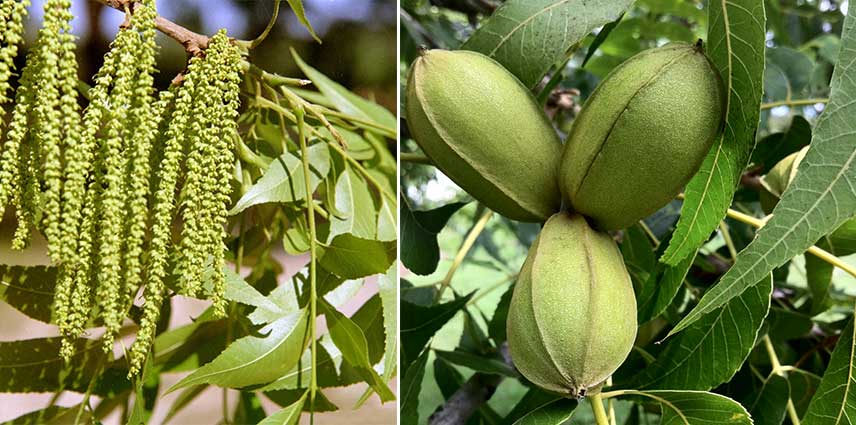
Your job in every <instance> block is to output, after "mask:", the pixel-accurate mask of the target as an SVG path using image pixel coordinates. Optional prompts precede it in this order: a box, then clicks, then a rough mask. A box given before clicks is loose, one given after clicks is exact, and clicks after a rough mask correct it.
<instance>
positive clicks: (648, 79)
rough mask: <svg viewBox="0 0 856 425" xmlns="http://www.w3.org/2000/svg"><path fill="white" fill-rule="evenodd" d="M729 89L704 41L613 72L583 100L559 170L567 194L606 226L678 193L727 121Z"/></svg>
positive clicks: (657, 52)
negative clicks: (726, 90)
mask: <svg viewBox="0 0 856 425" xmlns="http://www.w3.org/2000/svg"><path fill="white" fill-rule="evenodd" d="M724 105H725V101H724V90H723V87H722V81H721V79H720V77H719V73H718V72H717V70H716V68H715V67H714V66H713V64H712V63H711V62H710V60H709V59H708V58H707V56H705V54H704V51H703V50H702V48H701V46H700V45H698V44H697V45H692V44H686V43H672V44H667V45H665V46H663V47H658V48H655V49H650V50H646V51H644V52H641V53H639V54H637V55H636V56H633V57H632V58H630V59H628V60H627V61H625V62H624V63H622V64H621V65H620V66H618V67H617V68H616V69H615V70H613V71H612V72H611V73H610V74H609V75H608V76H607V77H606V78H605V79H604V80H603V82H602V83H600V85H599V86H598V87H597V89H595V91H594V93H592V95H591V96H590V97H589V99H588V100H587V101H586V103H585V104H584V105H583V108H582V110H581V111H580V114H579V115H578V116H577V118H576V120H575V121H574V124H573V127H572V129H571V132H570V134H569V135H568V140H567V143H566V144H565V151H564V155H563V158H562V163H561V166H560V170H559V176H560V177H559V178H560V181H559V185H560V187H561V190H562V194H563V195H564V197H565V200H566V201H567V202H569V204H570V205H571V207H572V208H573V209H574V210H575V211H578V212H580V213H581V214H583V215H586V216H588V217H591V218H593V219H594V221H595V223H596V225H597V226H598V227H599V228H600V229H603V230H615V229H621V228H625V227H627V226H630V225H632V224H633V223H635V222H636V221H638V220H640V219H642V218H644V217H646V216H648V215H650V214H651V213H653V212H655V211H656V210H658V209H659V208H662V207H663V206H664V205H666V204H667V203H668V202H669V201H671V200H672V199H674V197H675V195H677V194H678V192H680V190H681V188H682V187H683V186H684V185H685V184H686V183H687V182H688V181H689V180H690V178H692V176H693V175H694V174H695V173H696V172H697V171H698V168H699V166H700V165H701V163H702V161H703V160H704V157H705V155H706V154H707V152H708V151H709V150H710V146H711V144H712V142H713V140H714V139H715V137H716V136H717V135H718V134H719V132H720V131H721V127H722V121H723V110H724Z"/></svg>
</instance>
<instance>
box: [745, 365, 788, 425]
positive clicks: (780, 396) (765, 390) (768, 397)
mask: <svg viewBox="0 0 856 425" xmlns="http://www.w3.org/2000/svg"><path fill="white" fill-rule="evenodd" d="M790 396H791V389H790V385H788V380H787V379H785V378H783V377H781V376H779V375H772V376H770V377H769V378H767V379H766V380H765V381H764V385H762V386H761V388H760V389H758V391H756V392H754V393H752V395H751V397H749V398H748V399H747V400H746V401H744V403H743V405H744V406H746V409H747V410H749V413H750V414H751V415H752V420H753V421H754V422H755V425H780V424H781V423H782V422H784V420H785V414H786V413H787V407H788V400H789V398H790Z"/></svg>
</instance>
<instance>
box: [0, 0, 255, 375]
mask: <svg viewBox="0 0 856 425" xmlns="http://www.w3.org/2000/svg"><path fill="white" fill-rule="evenodd" d="M0 1H2V3H0V13H2V14H3V16H2V18H3V22H2V24H0V25H2V27H0V35H2V37H3V39H2V46H0V61H2V64H0V102H6V101H7V99H6V93H7V92H9V91H10V87H9V83H8V80H9V77H10V75H11V74H12V72H13V69H14V62H13V61H14V58H15V54H16V53H17V48H18V45H19V44H20V43H21V34H22V32H23V28H22V25H21V22H22V19H23V16H24V13H26V7H27V6H28V4H27V0H24V1H18V0H0ZM69 8H70V0H47V1H46V2H45V9H44V10H45V14H44V16H45V18H44V25H43V28H42V29H41V30H40V31H39V34H38V38H37V40H36V43H35V45H34V46H33V48H32V49H31V50H30V52H29V54H28V57H27V61H26V65H25V66H24V69H23V70H22V72H21V77H20V84H19V87H18V89H17V91H16V93H15V98H14V108H13V110H12V117H11V120H10V126H9V129H8V131H7V132H6V134H5V137H4V139H3V142H2V144H0V219H2V216H3V211H4V209H5V207H6V206H11V207H13V208H14V209H15V214H16V217H17V221H18V228H17V230H16V232H15V236H14V240H13V248H16V249H22V248H24V247H25V246H26V245H27V243H28V240H29V237H30V233H31V229H33V228H36V229H38V230H40V231H41V233H42V234H43V235H44V236H45V238H46V240H47V243H48V252H49V255H50V258H51V260H52V262H53V263H54V264H56V266H57V268H58V274H57V284H56V292H55V298H54V314H53V316H54V321H55V322H56V323H57V325H58V326H59V329H60V333H61V335H62V337H63V341H64V342H63V347H62V349H61V355H62V356H63V357H65V358H67V359H68V358H71V357H72V356H73V355H74V354H75V353H74V346H75V345H74V340H75V339H77V338H79V337H80V336H81V335H83V334H84V332H85V330H86V329H87V328H88V327H91V326H92V325H97V324H103V326H104V327H105V333H104V336H103V346H104V349H105V351H111V350H112V349H113V345H114V340H115V338H116V336H117V335H118V334H119V331H120V329H121V327H122V324H123V321H124V318H125V316H126V315H127V312H128V310H129V309H130V307H131V305H132V303H133V302H134V300H135V298H136V295H137V293H138V292H139V290H140V288H144V290H143V299H144V303H143V315H142V319H141V320H140V324H139V325H140V328H139V331H138V333H137V338H136V341H135V342H134V344H133V346H132V347H131V349H130V352H129V354H128V359H129V362H130V364H131V374H132V375H133V374H136V373H137V372H139V369H140V367H141V365H142V364H143V363H144V361H145V358H146V356H147V355H148V352H149V350H150V347H151V345H152V342H153V339H154V334H155V330H156V327H157V322H158V318H159V315H160V310H161V307H162V303H163V300H164V298H165V295H166V285H165V280H166V278H167V276H168V275H171V274H173V272H174V271H173V269H172V268H171V266H172V265H176V263H175V261H173V253H174V252H177V253H178V256H177V267H176V268H175V271H176V274H177V278H178V279H177V281H178V284H177V288H176V289H177V291H178V292H179V293H181V294H185V295H189V296H197V295H199V294H200V293H201V292H202V290H203V288H207V289H208V290H209V291H210V293H211V294H212V295H211V298H212V300H213V301H214V308H215V312H216V313H219V314H221V315H222V314H225V301H224V298H223V292H224V287H225V277H224V275H223V270H222V269H223V265H224V264H223V263H224V254H225V253H224V250H225V245H224V242H223V239H224V237H225V236H226V235H225V230H224V224H225V222H226V218H227V217H226V211H227V205H228V203H229V201H230V192H231V184H230V181H231V177H232V173H233V168H234V159H233V156H232V141H233V140H234V138H235V137H236V132H237V124H236V119H237V114H238V107H239V106H240V99H239V84H240V80H241V75H240V62H241V56H240V53H239V51H238V49H237V48H236V47H235V46H233V45H232V43H231V42H230V40H229V38H228V37H227V36H226V33H225V31H223V30H221V31H220V32H218V33H217V34H216V35H215V36H214V37H212V38H211V39H210V42H209V46H208V48H207V49H206V50H205V51H204V52H202V53H201V54H200V55H199V56H198V57H194V58H192V59H191V61H190V64H189V66H188V68H187V71H186V72H185V75H184V78H183V79H182V81H181V82H180V83H177V84H174V85H173V86H172V87H170V89H169V90H166V91H162V92H160V93H159V94H158V93H157V90H156V89H155V88H154V74H155V73H156V72H157V71H156V54H157V45H156V43H155V20H156V17H157V11H156V7H155V1H154V0H141V1H139V2H138V3H137V4H136V5H134V7H131V8H129V11H131V10H132V11H133V13H131V14H130V16H129V18H130V19H128V20H126V23H125V24H123V26H122V28H121V29H120V30H119V32H118V34H117V36H116V38H115V40H114V41H113V43H112V44H111V46H110V50H109V52H108V53H107V54H106V56H105V57H104V64H103V66H102V67H101V69H100V70H99V71H98V73H97V74H96V76H95V84H94V86H93V87H92V88H91V89H90V90H89V92H88V98H89V105H88V106H87V107H86V109H85V110H84V111H83V112H82V113H81V110H80V106H79V104H78V92H77V90H78V81H77V63H76V58H75V54H74V51H75V38H74V36H73V35H72V34H71V27H70V21H71V19H72V15H71V13H70V11H69ZM179 194H180V196H179ZM176 199H179V200H180V201H176ZM176 216H180V220H176ZM175 222H180V223H181V225H182V230H181V240H180V241H175V240H174V238H173V236H172V235H173V228H174V224H175ZM206 283H210V284H206ZM96 299H97V300H98V301H97V303H95V302H94V300H96ZM96 304H97V305H96ZM99 321H100V323H99Z"/></svg>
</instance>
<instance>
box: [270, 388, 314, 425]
mask: <svg viewBox="0 0 856 425" xmlns="http://www.w3.org/2000/svg"><path fill="white" fill-rule="evenodd" d="M308 394H309V391H306V392H304V393H303V396H302V397H300V399H298V400H297V401H295V402H294V403H293V404H290V405H289V406H287V407H284V408H283V409H282V410H280V411H278V412H276V413H274V414H273V415H270V416H268V417H267V418H266V419H265V420H263V421H261V422H259V425H294V424H296V423H297V421H298V420H299V419H300V412H302V411H303V403H305V402H306V396H307V395H308Z"/></svg>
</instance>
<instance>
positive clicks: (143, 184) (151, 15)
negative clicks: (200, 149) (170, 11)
mask: <svg viewBox="0 0 856 425" xmlns="http://www.w3.org/2000/svg"><path fill="white" fill-rule="evenodd" d="M156 17H157V10H156V8H155V2H154V0H146V1H144V2H143V3H142V7H138V8H137V9H136V10H135V12H134V16H133V19H132V20H131V25H132V26H133V28H134V29H135V30H137V31H138V32H139V35H140V37H141V39H142V40H141V45H140V48H139V51H138V57H137V65H138V67H139V71H138V72H139V74H138V75H137V78H136V85H135V87H134V104H133V105H132V108H131V112H130V118H131V127H132V128H133V130H132V133H131V137H130V141H131V146H130V148H131V149H132V152H131V156H130V157H131V161H130V162H129V164H128V171H127V174H126V177H125V178H126V183H125V184H126V186H127V187H128V189H129V193H128V195H129V202H128V208H126V216H125V225H126V231H125V233H126V240H125V243H126V246H125V249H124V251H123V252H124V267H123V271H124V278H123V282H124V285H125V287H124V291H123V296H124V298H125V299H124V300H122V302H121V305H123V306H127V304H128V302H129V301H131V300H132V299H133V296H134V294H135V293H136V291H137V289H138V288H139V286H140V283H141V282H142V275H143V270H142V256H143V244H144V242H145V237H146V229H147V225H148V217H149V214H148V208H147V207H148V196H149V180H150V165H149V161H150V156H151V150H152V145H153V143H154V141H155V139H156V138H157V131H158V128H159V125H160V119H161V116H162V114H163V110H164V109H166V105H167V104H169V103H170V100H171V96H172V94H171V93H169V92H164V93H163V94H162V95H161V99H160V100H159V101H158V102H157V104H155V100H154V88H153V85H154V73H155V72H156V69H155V56H156V54H157V43H156V42H155V18H156ZM124 308H125V307H123V311H124Z"/></svg>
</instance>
